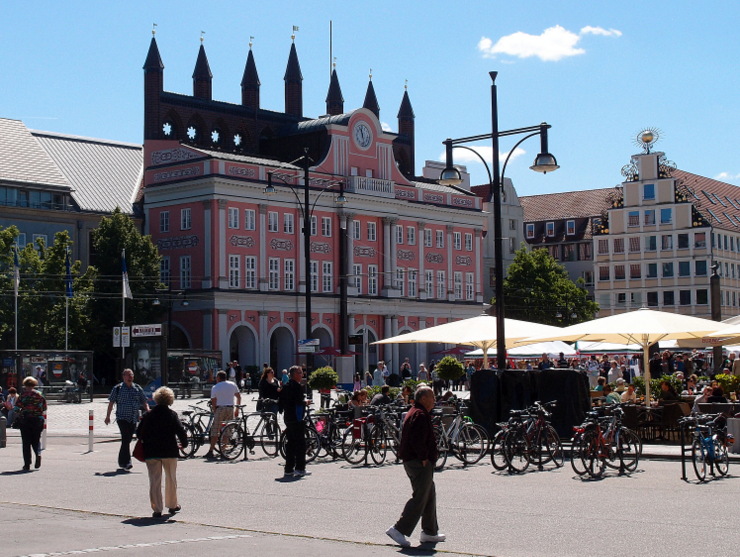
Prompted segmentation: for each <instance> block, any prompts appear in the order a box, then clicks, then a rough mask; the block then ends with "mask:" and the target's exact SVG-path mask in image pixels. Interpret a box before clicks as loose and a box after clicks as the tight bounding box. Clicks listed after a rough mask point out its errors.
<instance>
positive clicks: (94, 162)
mask: <svg viewBox="0 0 740 557" xmlns="http://www.w3.org/2000/svg"><path fill="white" fill-rule="evenodd" d="M31 134H32V135H33V137H34V138H35V139H36V141H37V145H39V146H40V147H41V148H42V150H44V151H45V152H46V154H47V156H48V157H49V158H50V159H51V160H53V161H54V164H55V165H56V167H57V168H58V169H59V170H61V173H62V174H64V176H65V177H66V179H67V181H68V183H69V184H70V185H71V186H72V198H73V199H74V200H75V202H76V203H77V204H78V206H79V207H80V209H81V210H83V211H94V212H101V213H109V212H111V211H113V209H115V208H116V207H120V208H121V210H122V211H123V212H124V213H131V212H132V206H131V204H132V202H133V199H134V195H135V193H136V190H137V188H138V185H139V183H140V182H141V178H142V166H143V162H144V160H143V158H144V157H143V151H142V147H141V145H136V144H133V143H121V142H116V141H108V140H102V139H90V138H86V137H77V136H72V135H64V134H59V133H51V132H42V131H31Z"/></svg>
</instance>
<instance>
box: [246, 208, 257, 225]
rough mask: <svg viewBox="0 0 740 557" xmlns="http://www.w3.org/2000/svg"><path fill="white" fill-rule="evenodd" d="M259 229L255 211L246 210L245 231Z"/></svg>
mask: <svg viewBox="0 0 740 557" xmlns="http://www.w3.org/2000/svg"><path fill="white" fill-rule="evenodd" d="M256 228H257V214H256V213H255V210H254V209H244V230H255V229H256Z"/></svg>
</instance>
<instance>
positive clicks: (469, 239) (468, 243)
mask: <svg viewBox="0 0 740 557" xmlns="http://www.w3.org/2000/svg"><path fill="white" fill-rule="evenodd" d="M465 251H473V235H472V234H471V233H470V232H466V233H465Z"/></svg>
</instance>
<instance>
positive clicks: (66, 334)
mask: <svg viewBox="0 0 740 557" xmlns="http://www.w3.org/2000/svg"><path fill="white" fill-rule="evenodd" d="M67 350H69V298H68V297H67V296H66V295H65V296H64V351H65V352H66V351H67Z"/></svg>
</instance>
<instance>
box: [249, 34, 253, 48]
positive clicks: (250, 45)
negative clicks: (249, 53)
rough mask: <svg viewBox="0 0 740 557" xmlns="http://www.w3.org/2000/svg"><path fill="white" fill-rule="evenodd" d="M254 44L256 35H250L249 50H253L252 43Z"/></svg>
mask: <svg viewBox="0 0 740 557" xmlns="http://www.w3.org/2000/svg"><path fill="white" fill-rule="evenodd" d="M253 44H254V37H252V36H250V37H249V50H252V45H253Z"/></svg>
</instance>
